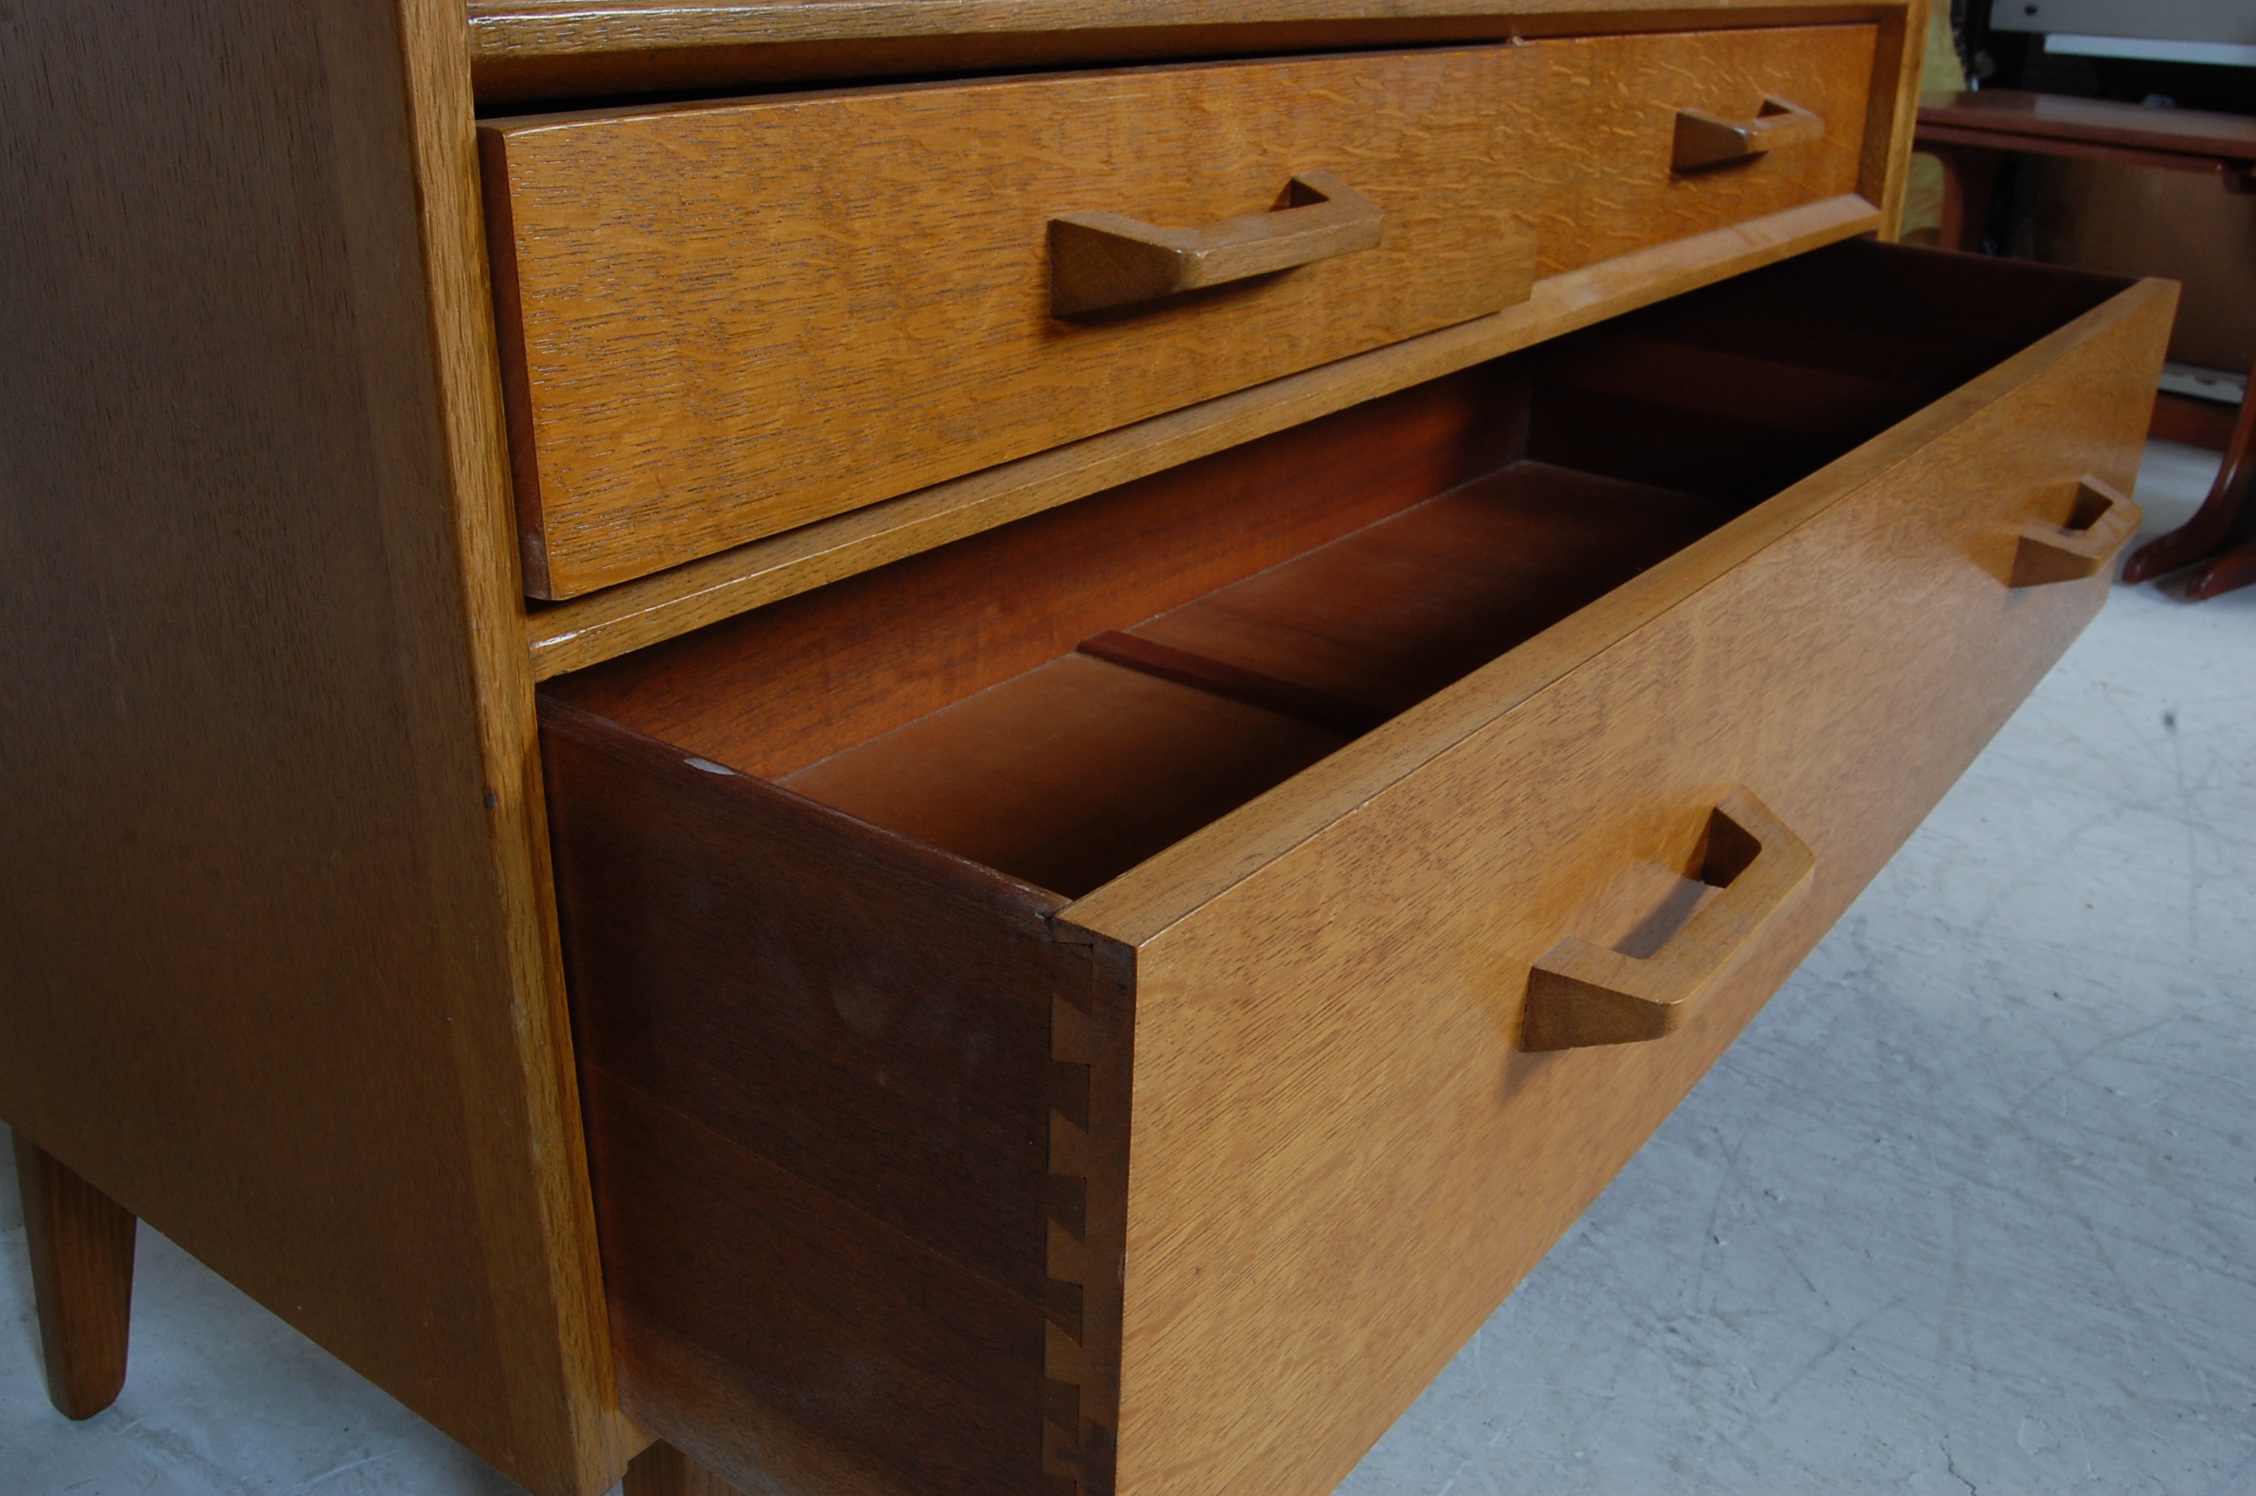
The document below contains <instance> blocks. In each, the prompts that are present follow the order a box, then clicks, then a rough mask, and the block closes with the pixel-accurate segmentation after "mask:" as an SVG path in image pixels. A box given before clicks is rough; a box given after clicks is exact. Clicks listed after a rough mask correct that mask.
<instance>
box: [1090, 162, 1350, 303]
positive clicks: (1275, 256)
mask: <svg viewBox="0 0 2256 1496" xmlns="http://www.w3.org/2000/svg"><path fill="white" fill-rule="evenodd" d="M1385 230H1386V213H1385V211H1384V210H1383V209H1381V208H1380V207H1379V205H1378V204H1377V203H1374V202H1372V201H1371V200H1370V199H1369V198H1367V197H1365V196H1364V195H1363V194H1362V193H1360V192H1357V191H1356V190H1355V189H1354V188H1352V187H1350V186H1348V185H1347V183H1346V182H1344V181H1342V180H1340V178H1339V176H1338V175H1337V174H1336V173H1333V172H1328V171H1306V172H1301V173H1300V174H1298V175H1297V176H1295V177H1294V178H1293V179H1292V180H1291V181H1290V182H1288V183H1287V184H1286V185H1285V191H1284V193H1283V194H1282V196H1281V197H1280V199H1279V201H1278V203H1277V205H1276V206H1275V207H1274V208H1272V209H1270V210H1269V211H1268V212H1266V213H1249V214H1247V215H1245V216H1244V217H1242V218H1230V219H1225V220H1223V221H1222V222H1221V223H1216V224H1203V225H1200V226H1199V227H1196V228H1163V227H1160V226H1159V225H1157V224H1149V223H1144V222H1141V221H1139V220H1137V219H1134V218H1130V217H1128V216H1127V215H1125V214H1122V213H1104V212H1098V213H1067V214H1065V215H1064V216H1062V217H1059V218H1053V219H1051V220H1050V315H1051V316H1053V317H1066V318H1073V317H1086V316H1089V315H1090V314H1092V313H1096V312H1106V311H1116V310H1118V309H1120V308H1123V307H1133V306H1141V305H1143V304H1144V303H1146V302H1152V301H1159V300H1163V299H1165V298H1167V297H1170V296H1181V295H1183V294H1185V293H1186V292H1190V291H1199V290H1204V289H1205V288H1207V287H1209V286H1226V285H1229V284H1230V283H1232V282H1233V281H1242V280H1248V279H1250V278H1252V277H1253V276H1257V275H1272V274H1275V273H1276V272H1278V271H1280V270H1291V269H1294V268H1296V267H1298V266H1301V265H1313V264H1314V263H1316V262H1317V261H1318V260H1328V259H1331V258H1333V257H1334V256H1336V255H1350V254H1354V253H1356V252H1357V251H1359V250H1365V249H1375V248H1377V247H1378V244H1379V242H1380V240H1381V239H1383V238H1384V237H1385Z"/></svg>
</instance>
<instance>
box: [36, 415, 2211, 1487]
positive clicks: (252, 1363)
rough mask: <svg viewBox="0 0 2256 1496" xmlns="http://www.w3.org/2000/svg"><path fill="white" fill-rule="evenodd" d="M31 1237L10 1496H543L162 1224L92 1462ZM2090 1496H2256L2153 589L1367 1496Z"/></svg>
mask: <svg viewBox="0 0 2256 1496" xmlns="http://www.w3.org/2000/svg"><path fill="white" fill-rule="evenodd" d="M2214 467H2215V463H2214V460H2213V459H2212V458H2209V457H2207V456H2206V455H2205V454H2202V453H2197V452H2194V451H2191V450H2190V449H2186V448H2177V447H2170V446H2166V445H2163V444H2156V445H2154V446H2152V447H2150V448H2149V450H2148V455H2147V462H2146V468H2145V471H2144V473H2143V474H2142V476H2141V483H2140V498H2141V500H2142V501H2143V502H2144V503H2145V504H2146V505H2147V507H2148V510H2149V516H2150V519H2149V529H2150V531H2152V530H2157V529H2161V528H2166V527H2168V526H2170V525H2173V524H2175V523H2176V522H2177V521H2178V520H2179V519H2180V518H2182V517H2183V516H2184V515H2185V514H2186V513H2187V512H2189V511H2190V510H2191V508H2192V506H2193V504H2194V503H2195V502H2196V501H2197V500H2198V499H2199V498H2200V496H2201V493H2202V491H2203V490H2204V489H2205V488H2206V486H2207V484H2208V481H2209V476H2210V474H2211V473H2212V472H2213V471H2214ZM5 1156H6V1155H5V1152H4V1151H0V1169H4V1168H5V1167H6V1165H5V1162H4V1160H5ZM14 1201H15V1192H14V1189H13V1181H12V1179H0V1496H47V1493H60V1492H74V1493H84V1496H113V1493H115V1496H123V1493H128V1492H132V1493H144V1496H249V1493H259V1496H278V1493H299V1492H320V1493H323V1496H358V1493H373V1492H382V1493H396V1492H413V1493H418V1496H500V1493H507V1492H511V1491H514V1490H515V1489H516V1488H515V1487H513V1486H512V1485H510V1483H509V1482H507V1481H505V1480H503V1479H501V1478H500V1477H498V1476H496V1475H495V1474H493V1473H492V1472H491V1471H490V1470H488V1469H486V1468H485V1467H484V1466H483V1465H481V1464H480V1463H479V1462H478V1461H477V1460H476V1459H474V1458H472V1457H471V1456H469V1455H468V1454H466V1453H464V1452H463V1451H462V1450H461V1449H460V1448H459V1447H458V1446H456V1445H455V1444H453V1443H452V1442H451V1441H449V1440H448V1439H446V1438H445V1437H444V1436H442V1435H440V1434H438V1433H437V1432H435V1431H434V1430H432V1429H431V1428H429V1427H428V1426H427V1425H425V1424H423V1423H421V1422H420V1421H418V1420H417V1419H416V1418H415V1417H413V1416H412V1415H411V1414H409V1413H407V1412H406V1411H404V1410H403V1409H402V1408H400V1407H399V1405H398V1404H396V1403H394V1402H392V1401H391V1400H390V1399H389V1398H387V1397H386V1396H384V1395H383V1394H382V1393H380V1392H378V1391H376V1390H375V1389H374V1388H373V1387H371V1386H370V1385H369V1384H368V1383H366V1382H365V1381H363V1380H361V1379H360V1378H359V1377H358V1376H356V1375H355V1374H354V1373H352V1372H351V1371H349V1370H347V1369H345V1368H344V1367H343V1366H341V1365H340V1364H338V1363H337V1362H336V1361H335V1360H333V1359H331V1358H330V1357H329V1356H327V1355H325V1354H324V1353H323V1352H321V1351H320V1350H318V1349H316V1348H315V1347H314V1346H313V1345H311V1344H310V1343H308V1342H307V1341H306V1340H305V1339H303V1338H302V1337H301V1336H299V1335H297V1334H296V1333H295V1332H293V1331H291V1330H290V1329H288V1328H287V1327H286V1326H284V1325H283V1324H282V1323H281V1322H280V1321H278V1320H276V1319H275V1318H273V1317H272V1316H271V1315H269V1314H267V1313H266V1312H265V1311H264V1310H262V1309H260V1308H259V1307H257V1306H256V1305H254V1304H252V1303H251V1302H250V1301H249V1300H247V1299H245V1298H244V1297H243V1296H242V1295H240V1294H238V1293H236V1292H235V1291H234V1290H233V1289H231V1288H229V1287H228V1286H226V1285H225V1284H223V1283H221V1282H220V1281H219V1280H218V1279H216V1278H214V1277H213V1276H212V1275H211V1274H210V1273H209V1272H207V1271H205V1270H204V1269H203V1268H202V1267H200V1266H199V1265H197V1264H196V1263H195V1262H193V1261H192V1260H190V1259H189V1258H188V1257H187V1256H185V1255H184V1254H183V1253H181V1252H180V1251H179V1250H177V1249H176V1248H174V1247H173V1246H172V1245H171V1244H170V1243H169V1242H167V1241H165V1240H164V1239H163V1238H162V1237H160V1236H158V1235H156V1233H154V1232H153V1231H150V1230H148V1229H147V1228H144V1229H143V1231H142V1235H141V1266H140V1272H139V1276H138V1279H137V1285H136V1302H135V1316H134V1327H133V1351H132V1354H133V1370H132V1377H131V1379H130V1381H129V1382H128V1384H127V1387H126V1390H125V1394H124V1396H123V1397H122V1398H120V1400H119V1402H118V1404H117V1406H115V1407H114V1408H112V1409H110V1410H109V1411H108V1412H106V1413H104V1414H102V1415H101V1416H100V1417H98V1418H95V1419H93V1420H91V1421H89V1422H87V1423H85V1424H81V1425H72V1424H69V1423H66V1422H65V1421H64V1420H63V1419H62V1418H60V1417H59V1416H57V1415H56V1414H55V1413H54V1412H53V1411H52V1410H51V1409H50V1408H49V1407H48V1405H47V1400H46V1397H45V1395H44V1393H43V1392H42V1391H41V1388H40V1384H39V1380H38V1351H37V1331H36V1329H35V1327H34V1324H33V1321H32V1315H31V1305H30V1302H29V1286H28V1282H27V1275H26V1272H25V1268H24V1262H23V1230H22V1225H21V1221H20V1220H19V1219H18V1218H17V1216H16V1214H15V1204H14ZM2071 1488H2078V1489H2091V1490H2094V1491H2101V1492H2141V1493H2143V1492H2170V1493H2188V1496H2190V1493H2212V1492H2214V1493H2232V1492H2247V1491H2256V589H2251V590H2250V591H2248V592H2243V593H2238V594H2234V595H2232V596H2229V597H2226V598H2223V599H2220V600H2218V601H2215V602H2210V603H2204V604H2200V605H2198V606H2186V605H2183V604H2180V603H2178V602H2175V601H2172V600H2171V599H2170V598H2168V597H2166V596H2164V595H2161V594H2159V593H2157V592H2156V591H2155V590H2154V589H2153V588H2151V587H2149V588H2141V589H2137V590H2130V589H2118V590H2117V592H2116V593H2115V595H2114V597H2113V598H2112V599H2111V601H2110V603H2109V605H2108V607H2107V609H2106V611H2105V612H2104V613H2103V614H2102V615H2101V616H2100V618H2099V621H2098V622H2097V623H2095V624H2094V625H2093V626H2092V628H2091V630H2090V632H2089V633H2087V634H2086V635H2085V636H2084V638H2083V639H2082V640H2081V641H2080V642H2079V643H2078V644H2077V645H2076V646H2075V647H2074V649H2073V650H2072V651H2071V652H2070V653H2069V655H2068V657H2067V659H2066V660H2065V661H2063V663H2062V664H2061V666H2060V668H2059V669H2057V670H2056V671H2054V672H2053V673H2052V675H2051V676H2050V677H2048V678H2047V679H2046V681H2045V682H2044V684H2043V685H2042V686H2040V687H2039V688H2038V690H2037V693H2036V695H2035V696H2034V697H2033V698H2031V700H2030V701H2029V703H2028V704H2027V705H2026V706H2025V707H2024V708H2023V709H2022V710H2021V712H2020V713H2019V714H2018V715H2017V716H2016V717H2015V718H2014V719H2013V721H2012V722H2011V723H2010V724H2009V725H2008V726H2007V727H2006V729H2005V731H2004V732H2003V733H2002V734H2001V735H2000V736H1999V737H1998V739H1997V741H1996V742H1995V743H1994V744H1992V746H1991V747H1990V749H1989V751H1988V752H1987V753H1985V754H1984V755H1983V757H1982V759H1981V760H1980V761H1979V762H1978V763H1977V764H1976V765H1975V766H1974V768H1973V769H1972V770H1971V771H1970V772H1969V773H1968V774H1967V776H1966V778H1965V779H1964V780H1963V781H1962V782H1961V783H1960V785H1959V786H1958V788H1957V789H1956V790H1954V791H1953V792H1952V793H1951V795H1950V797H1949V798H1948V799H1947V800H1946V801H1945V802H1944V803H1943V805H1942V807H1941V808H1940V809H1938V810H1937V811H1936V812H1935V814H1934V816H1933V817H1932V818H1931V819H1930V820H1929V821H1928V822H1927V824H1926V825H1925V826H1924V827H1923V828H1922V829H1921V830H1920V832H1919V833H1918V835H1917V836H1916V837H1914V838H1913V840H1912V841H1911V843H1910V844H1909V845H1908V846H1906V847H1905V848H1904V850H1903V852H1902V853H1901V854H1900V855H1899V856H1898V857H1897V858H1896V860H1895V861H1894V862H1893V863H1892V864H1891V865H1890V866H1889V868H1888V869H1887V870H1886V871H1885V872H1884V873H1882V874H1881V876H1880V878H1879V879H1878V881H1876V882H1875V883H1874V884H1873V886H1872V887H1871V888H1870V889H1869V890H1868V891H1867V892H1866V894H1865V895H1864V897H1863V898H1862V899H1861V900H1859V901H1858V903H1857V904H1856V906H1855V907H1854V908H1853V909H1851V910H1850V912H1849V914H1848V916H1847V917H1846V918H1845V919H1844V920H1843V921H1842V922H1841V924H1840V926H1839V927H1838V928H1837V929H1836V930H1835V931H1834V932H1833V934H1832V935H1831V936H1830V937H1829V938H1828V939H1827V940H1826V942H1825V943H1824V944H1823V945H1822V946H1821V947H1819V949H1818V950H1817V952H1816V953H1815V954H1814V955H1813V956H1812V957H1811V958H1810V960H1809V962H1808V963H1807V964H1806V965H1805V966H1804V967H1803V969H1802V970H1801V971H1800V972H1799V973H1798V974H1797V975H1796V976H1795V977H1794V979H1793V980H1792V981H1791V982H1789V983H1788V984H1787V986H1786V987H1785V988H1784V990H1782V991H1781V992H1780V993H1779V995H1778V996H1777V997H1776V998H1775V999H1773V1000H1772V1002H1771V1004H1770V1006H1769V1007H1768V1008H1767V1009H1765V1011H1764V1012H1763V1013H1762V1015H1761V1016H1760V1017H1759V1018H1757V1019H1756V1021H1755V1023H1754V1025H1753V1026H1752V1027H1751V1028H1750V1029H1749V1030H1748V1031H1747V1034H1746V1036H1745V1037H1744V1038H1743V1039H1742V1040H1741V1041H1740V1042H1739V1044H1738V1045H1737V1046H1736V1047H1735V1048H1734V1049H1733V1050H1732V1051H1731V1052H1730V1053H1729V1054H1728V1055H1726V1056H1725V1057H1724V1059H1723V1061H1722V1062H1721V1063H1720V1064H1719V1065H1718V1066H1717V1067H1716V1069H1715V1071H1714V1072H1713V1073H1712V1074H1711V1075H1710V1076H1709V1077H1708V1078H1707V1080H1706V1081H1704V1082H1703V1083H1702V1084H1701V1086H1700V1087H1699V1089H1698V1090H1697V1091H1695V1092H1694V1093H1693V1095H1692V1097H1691V1098H1690V1099H1689V1100H1688V1101H1687V1102H1686V1103H1685V1104H1684V1106H1683V1107H1682V1108H1680V1109H1679V1110H1678V1112H1677V1113H1676V1115H1675V1116H1674V1117H1673V1118H1671V1119H1670V1121H1669V1122H1668V1123H1667V1125H1666V1126H1664V1127H1663V1128H1662V1129H1661V1131H1660V1132H1659V1133H1658V1134H1656V1135H1655V1137H1654V1138H1653V1140H1652V1141H1651V1142H1650V1143H1649V1144H1647V1145H1646V1147H1645V1149H1644V1150H1643V1151H1642V1152H1641V1153H1640V1154H1638V1156H1637V1158H1636V1159H1635V1160H1634V1161H1632V1163H1631V1164H1630V1166H1629V1168H1628V1169H1627V1170H1626V1171H1624V1173H1623V1174H1622V1176H1621V1178H1620V1179H1619V1180H1618V1181H1617V1182H1616V1183H1615V1184H1614V1185H1613V1187H1612V1188H1611V1189H1610V1190H1608V1191H1607V1193H1606V1194H1605V1196H1604V1197H1603V1198H1601V1199H1600V1200H1599V1202H1598V1203H1597V1205H1596V1206H1595V1207H1593V1208H1592V1210H1591V1211H1590V1213H1589V1214H1588V1215H1587V1216H1586V1217H1585V1218H1584V1219H1583V1221H1582V1222H1581V1223H1580V1224H1579V1225H1577V1226H1576V1227H1575V1228H1574V1230H1573V1231H1572V1232H1570V1233H1569V1234H1568V1236H1567V1237H1566V1239H1565V1240H1563V1241H1562V1242H1561V1243H1560V1244H1559V1246H1558V1247H1557V1249H1556V1250H1554V1251H1553V1252H1552V1253H1551V1255H1550V1257H1549V1258H1548V1259H1546V1260H1545V1262H1544V1263H1543V1265H1542V1266H1541V1267H1539V1268H1538V1269H1537V1270H1536V1272H1535V1273H1534V1275H1533V1276H1531V1277H1530V1278H1529V1279H1528V1281H1527V1282H1526V1284H1524V1285H1523V1286H1522V1287H1521V1289H1520V1290H1519V1292H1518V1293H1516V1294H1515V1295H1513V1297H1512V1299H1511V1300H1510V1301H1509V1302H1508V1303H1506V1304H1505V1305H1504V1307H1503V1308H1502V1309H1501V1310H1499V1311H1498V1313H1497V1314H1496V1316H1495V1317H1494V1318H1493V1319H1492V1320H1491V1321H1490V1322H1489V1323H1488V1325H1487V1327H1486V1328H1484V1329H1483V1330H1482V1331H1481V1332H1480V1334H1479V1335H1478V1336H1476V1337H1475V1338H1474V1340H1473V1342H1472V1343H1471V1344H1470V1345H1469V1346H1467V1347H1466V1349H1465V1351H1464V1352H1463V1354H1461V1355H1460V1356H1459V1357H1458V1358H1457V1359H1456V1361H1455V1362H1454V1363H1453V1364H1452V1365H1451V1366H1450V1367H1449V1369H1448V1370H1447V1371H1445V1372H1444V1373H1443V1374H1442V1376H1441V1378H1440V1379H1439V1380H1438V1381H1436V1382H1435V1383H1434V1385H1433V1386H1432V1387H1431V1388H1430V1389H1428V1390H1427V1392H1426V1393H1425V1395H1424V1396H1423V1397H1421V1398H1420V1399H1419V1400H1418V1402H1417V1404H1416V1405H1415V1406H1414V1407H1412V1408H1411V1409H1410V1411H1409V1412H1408V1413H1407V1414H1405V1415H1404V1417H1403V1419H1402V1421H1401V1423H1400V1424H1399V1425H1397V1427H1396V1428H1395V1429H1394V1430H1393V1432H1391V1433H1389V1434H1388V1435H1387V1436H1386V1438H1385V1439H1383V1440H1382V1441H1381V1442H1380V1443H1379V1445H1378V1447H1377V1448H1376V1449H1374V1450H1373V1451H1372V1452H1371V1454H1370V1456H1369V1457H1368V1458H1367V1459H1366V1460H1365V1461H1364V1462H1363V1464H1362V1466H1361V1467H1360V1468H1359V1469H1358V1470H1357V1471H1356V1472H1355V1473H1354V1474H1353V1476H1351V1477H1350V1478H1349V1480H1348V1482H1347V1483H1346V1485H1344V1486H1343V1487H1342V1488H1341V1491H1342V1493H1343V1496H1395V1493H1401V1496H1475V1493H1482V1496H1486V1493H1506V1492H1509V1493H1525V1496H1553V1493H1567V1492H1578V1493H1580V1492H1588V1493H1610V1496H1667V1493H1677V1492H1683V1493H1707V1492H1717V1493H1731V1496H1761V1493H1772V1492H1776V1493H1789V1492H1791V1493H1812V1492H1839V1493H1852V1496H1855V1493H1899V1492H1901V1493H1910V1496H1935V1493H1960V1492H1968V1493H1971V1492H1976V1491H1980V1492H1986V1493H1992V1496H2010V1493H2016V1492H2030V1493H2050V1492H2061V1491H2066V1490H2069V1489H2071ZM1229 1496H1262V1493H1258V1492H1248V1493H1229Z"/></svg>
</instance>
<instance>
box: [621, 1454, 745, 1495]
mask: <svg viewBox="0 0 2256 1496" xmlns="http://www.w3.org/2000/svg"><path fill="white" fill-rule="evenodd" d="M620 1496H737V1490H736V1487H734V1486H732V1485H730V1484H729V1483H728V1482H726V1481H724V1480H722V1479H721V1478H720V1477H719V1476H717V1475H715V1474H714V1473H713V1472H712V1471H710V1470H708V1469H706V1468H705V1467H704V1466H703V1465H700V1464H698V1463H697V1461H695V1460H693V1459H691V1458H690V1457H689V1456H688V1455H686V1454H683V1453H682V1452H681V1451H680V1450H678V1449H676V1448H674V1446H673V1445H671V1444H667V1443H663V1442H661V1443H657V1444H653V1445H651V1446H650V1447H649V1448H648V1449H646V1450H644V1451H643V1452H642V1453H641V1454H638V1455H636V1456H635V1459H634V1463H633V1464H631V1465H629V1466H627V1479H626V1484H625V1486H624V1487H623V1488H622V1490H621V1491H620Z"/></svg>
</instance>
